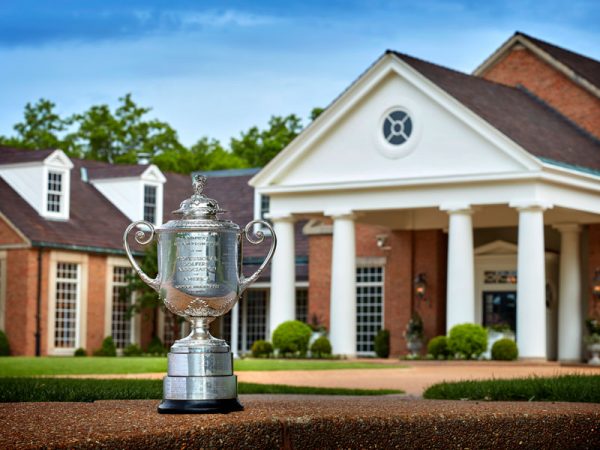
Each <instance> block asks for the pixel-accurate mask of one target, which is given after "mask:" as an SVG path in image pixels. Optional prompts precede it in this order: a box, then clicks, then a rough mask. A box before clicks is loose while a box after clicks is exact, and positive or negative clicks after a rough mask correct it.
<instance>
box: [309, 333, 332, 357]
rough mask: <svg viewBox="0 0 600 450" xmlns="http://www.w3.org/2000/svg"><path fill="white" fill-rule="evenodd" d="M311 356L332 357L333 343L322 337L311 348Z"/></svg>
mask: <svg viewBox="0 0 600 450" xmlns="http://www.w3.org/2000/svg"><path fill="white" fill-rule="evenodd" d="M310 354H311V355H312V356H314V357H317V358H322V357H323V356H329V355H331V342H329V339H327V337H326V336H321V337H319V338H317V339H316V340H315V342H313V343H312V345H311V346H310Z"/></svg>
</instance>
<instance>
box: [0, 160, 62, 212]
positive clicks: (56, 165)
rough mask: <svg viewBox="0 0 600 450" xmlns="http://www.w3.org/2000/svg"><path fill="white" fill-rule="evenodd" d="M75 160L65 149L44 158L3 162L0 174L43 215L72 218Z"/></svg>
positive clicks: (0, 166)
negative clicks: (72, 159)
mask: <svg viewBox="0 0 600 450" xmlns="http://www.w3.org/2000/svg"><path fill="white" fill-rule="evenodd" d="M72 168H73V163H72V162H71V160H70V159H69V157H68V156H67V155H65V153H64V152H63V151H62V150H54V151H53V152H52V153H50V154H49V155H48V156H46V157H45V158H43V159H39V160H34V161H31V160H30V161H24V162H17V163H13V164H3V165H0V176H2V178H4V180H6V182H7V183H8V184H9V185H10V186H11V187H12V188H13V189H14V190H15V191H16V192H17V193H18V194H19V195H20V196H21V197H22V198H23V199H24V200H25V201H26V202H27V203H29V204H30V205H31V206H32V207H33V208H34V209H35V210H36V211H37V212H38V213H39V214H40V216H42V217H45V218H47V219H55V220H69V210H70V193H71V169H72Z"/></svg>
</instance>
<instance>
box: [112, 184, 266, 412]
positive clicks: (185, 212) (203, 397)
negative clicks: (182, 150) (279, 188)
mask: <svg viewBox="0 0 600 450" xmlns="http://www.w3.org/2000/svg"><path fill="white" fill-rule="evenodd" d="M205 184H206V177H204V176H201V175H197V176H195V177H194V181H193V186H194V194H193V195H192V196H191V197H190V198H189V199H187V200H184V201H183V202H182V203H181V206H180V208H179V209H178V210H177V211H174V212H173V213H174V214H179V215H181V216H182V217H181V218H180V219H178V220H170V221H169V222H167V223H165V224H163V225H161V226H159V227H157V228H155V227H154V226H153V225H152V224H151V223H149V222H146V221H143V220H140V221H137V222H134V223H132V224H131V225H129V226H128V227H127V229H126V230H125V234H124V235H123V245H124V246H125V251H126V252H127V257H128V258H129V261H130V262H131V265H132V266H133V268H134V269H135V271H136V272H137V274H138V275H139V276H140V278H141V279H142V280H143V281H144V283H146V284H147V285H148V286H150V287H151V288H152V289H154V290H155V291H156V292H158V295H159V297H160V299H161V300H162V301H164V303H165V306H166V307H167V309H169V310H170V311H171V312H173V313H174V314H177V315H178V316H181V317H183V318H184V319H185V320H187V321H189V322H190V324H191V329H192V332H191V333H190V335H189V336H187V337H185V338H183V339H180V340H178V341H176V342H175V343H174V344H173V346H172V347H171V351H170V352H169V355H168V371H167V376H166V377H165V378H164V382H163V401H162V402H161V404H160V405H159V406H158V412H159V413H212V412H229V411H239V410H242V409H243V406H242V405H241V404H240V402H239V400H238V397H237V377H236V376H235V375H234V374H233V355H232V353H231V351H230V349H229V345H227V343H226V342H225V341H224V340H222V339H217V338H215V337H213V336H211V334H210V331H209V325H210V323H211V322H212V321H213V320H215V319H216V318H217V317H220V316H222V315H224V314H226V313H227V312H228V311H230V310H231V308H233V306H234V305H235V303H236V302H237V301H238V299H239V298H240V296H241V295H242V293H243V292H244V290H246V289H247V288H248V286H250V285H251V284H252V283H253V282H255V281H256V280H257V279H258V277H259V276H260V274H261V272H262V271H263V269H264V268H265V266H266V265H267V264H268V263H269V261H270V260H271V257H272V256H273V252H274V251H275V246H276V244H277V239H276V237H275V232H274V231H273V228H272V227H271V225H269V223H267V222H265V221H263V220H253V221H252V222H250V223H249V224H248V225H246V227H245V228H244V230H240V227H238V226H237V225H236V224H235V223H233V222H231V221H229V220H221V219H218V218H217V214H219V213H222V212H225V211H223V210H221V209H220V208H219V205H218V204H217V202H216V201H215V200H212V199H210V198H207V197H206V196H205V195H204V194H203V193H202V190H203V189H204V185H205ZM255 224H261V226H262V227H265V228H267V229H268V230H269V231H270V232H271V248H270V249H269V253H268V254H267V256H266V258H265V261H264V262H263V263H262V264H261V266H260V267H259V268H258V270H257V271H256V272H255V273H254V274H253V275H252V276H251V277H248V278H246V277H244V275H243V273H242V240H243V238H244V237H245V238H246V239H247V240H248V241H249V242H250V243H251V244H260V243H261V242H263V240H264V233H263V232H262V231H260V230H258V231H256V232H255V233H253V231H254V225H255ZM134 228H137V229H138V230H137V231H136V233H135V240H136V242H137V243H138V244H141V245H146V244H148V243H150V242H151V241H152V239H154V237H155V235H156V236H157V241H158V275H157V277H156V278H155V279H151V278H150V277H148V276H147V275H146V274H145V273H144V272H143V271H142V269H140V267H139V265H138V264H137V262H136V261H135V259H134V258H133V256H132V255H131V250H130V249H129V244H128V243H127V236H128V234H129V232H130V231H131V230H132V229H134Z"/></svg>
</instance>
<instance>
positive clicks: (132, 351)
mask: <svg viewBox="0 0 600 450" xmlns="http://www.w3.org/2000/svg"><path fill="white" fill-rule="evenodd" d="M142 353H143V352H142V348H141V347H140V346H139V345H137V344H129V345H128V346H127V347H125V348H124V349H123V356H141V355H142Z"/></svg>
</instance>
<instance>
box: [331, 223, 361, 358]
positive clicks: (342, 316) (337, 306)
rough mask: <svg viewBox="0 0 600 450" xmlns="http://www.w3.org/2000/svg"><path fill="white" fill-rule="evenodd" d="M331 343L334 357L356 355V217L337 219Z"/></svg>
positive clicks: (332, 260) (332, 283)
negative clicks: (335, 355)
mask: <svg viewBox="0 0 600 450" xmlns="http://www.w3.org/2000/svg"><path fill="white" fill-rule="evenodd" d="M331 256H332V257H331V295H330V317H329V340H330V341H331V346H332V349H333V353H334V354H337V355H346V356H355V355H356V244H355V231H354V215H353V214H341V215H340V214H337V215H333V248H332V255H331Z"/></svg>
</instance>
